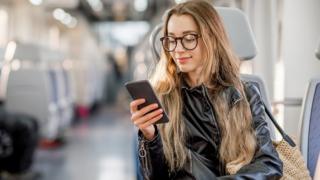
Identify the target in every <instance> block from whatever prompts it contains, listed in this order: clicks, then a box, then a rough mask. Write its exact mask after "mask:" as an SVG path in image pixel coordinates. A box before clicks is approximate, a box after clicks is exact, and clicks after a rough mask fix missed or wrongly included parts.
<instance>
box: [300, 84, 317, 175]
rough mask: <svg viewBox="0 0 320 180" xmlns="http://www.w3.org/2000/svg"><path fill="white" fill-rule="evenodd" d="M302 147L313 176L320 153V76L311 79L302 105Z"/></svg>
mask: <svg viewBox="0 0 320 180" xmlns="http://www.w3.org/2000/svg"><path fill="white" fill-rule="evenodd" d="M300 127H301V131H300V148H301V152H302V155H303V157H304V160H305V161H306V163H307V166H308V169H309V171H310V174H311V176H313V175H314V171H315V167H316V163H317V159H318V156H319V153H320V141H319V138H320V78H314V79H311V80H310V83H309V86H308V89H307V92H306V96H305V99H304V101H303V105H302V114H301V126H300Z"/></svg>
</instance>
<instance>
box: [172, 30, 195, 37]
mask: <svg viewBox="0 0 320 180" xmlns="http://www.w3.org/2000/svg"><path fill="white" fill-rule="evenodd" d="M190 33H197V31H183V32H182V34H183V35H184V34H190ZM168 35H172V36H174V35H175V34H174V33H172V32H169V33H168Z"/></svg>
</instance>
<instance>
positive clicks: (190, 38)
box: [183, 34, 197, 42]
mask: <svg viewBox="0 0 320 180" xmlns="http://www.w3.org/2000/svg"><path fill="white" fill-rule="evenodd" d="M196 38H197V37H196V35H195V34H187V35H185V36H184V37H183V39H184V41H186V42H192V41H194V40H195V39H196Z"/></svg>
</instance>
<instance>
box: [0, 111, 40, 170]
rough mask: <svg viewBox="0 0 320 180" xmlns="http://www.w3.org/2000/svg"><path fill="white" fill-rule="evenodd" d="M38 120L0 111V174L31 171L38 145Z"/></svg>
mask: <svg viewBox="0 0 320 180" xmlns="http://www.w3.org/2000/svg"><path fill="white" fill-rule="evenodd" d="M38 131H39V128H38V124H37V121H36V119H34V118H33V117H30V116H28V115H24V114H13V113H8V112H5V111H4V110H0V172H1V171H6V172H9V173H23V172H26V171H27V170H29V168H30V167H31V165H32V162H33V155H34V152H35V149H36V147H37V144H38Z"/></svg>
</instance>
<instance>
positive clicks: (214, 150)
mask: <svg viewBox="0 0 320 180" xmlns="http://www.w3.org/2000/svg"><path fill="white" fill-rule="evenodd" d="M244 86H245V92H246V96H247V99H248V102H249V104H250V108H251V112H252V116H253V121H254V123H253V125H254V129H255V132H256V137H257V143H258V144H257V150H256V153H255V155H254V158H253V160H252V162H251V163H250V164H248V165H245V166H243V167H242V168H241V169H240V170H239V171H238V172H237V174H235V175H227V174H226V172H225V165H224V164H223V163H222V162H221V161H220V159H219V153H218V149H219V145H220V141H221V135H220V132H219V127H218V124H217V121H216V119H215V111H214V108H213V106H212V104H211V101H210V100H209V97H208V92H207V89H206V87H205V86H204V85H201V86H198V87H195V88H192V89H190V88H188V87H187V86H185V85H184V86H183V87H182V90H181V94H182V97H183V103H184V106H183V117H184V120H185V123H186V127H187V133H188V135H187V142H186V146H187V149H188V153H189V157H188V158H189V161H188V163H186V165H185V166H184V168H183V169H182V170H179V171H177V172H169V171H168V167H167V164H166V161H165V158H164V154H163V149H162V142H161V137H160V134H159V133H158V132H157V131H156V137H155V138H154V139H153V140H152V141H147V140H145V139H144V137H143V136H142V134H141V133H140V132H139V159H140V163H141V170H142V173H143V175H144V178H145V179H159V180H166V179H183V180H188V179H196V180H207V179H208V180H209V179H210V180H212V179H259V180H260V179H261V180H262V179H279V178H280V177H281V176H282V161H281V160H280V158H279V156H278V153H277V152H276V151H275V149H274V147H273V145H272V141H271V139H270V134H269V130H268V127H267V123H266V121H265V111H264V106H263V104H262V101H261V97H260V94H259V91H258V89H257V88H256V87H255V86H254V85H251V84H249V83H244ZM225 93H226V95H227V97H229V105H230V106H231V108H232V106H233V105H234V104H236V103H237V102H239V101H240V100H242V98H243V97H242V96H241V94H240V92H239V91H238V90H237V89H235V88H232V87H230V88H228V89H226V90H225Z"/></svg>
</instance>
